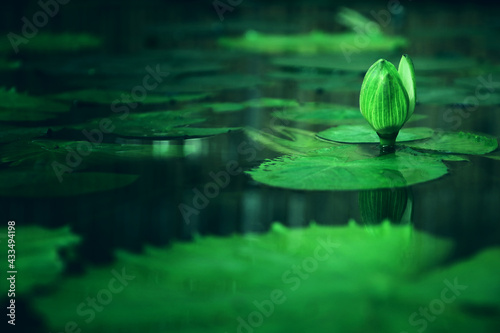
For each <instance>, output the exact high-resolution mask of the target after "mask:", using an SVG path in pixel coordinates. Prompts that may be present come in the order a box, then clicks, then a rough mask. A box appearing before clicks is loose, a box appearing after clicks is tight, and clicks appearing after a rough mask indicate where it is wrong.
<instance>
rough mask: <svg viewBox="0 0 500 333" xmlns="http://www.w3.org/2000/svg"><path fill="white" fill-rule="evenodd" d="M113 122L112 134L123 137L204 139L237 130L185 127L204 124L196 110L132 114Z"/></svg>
mask: <svg viewBox="0 0 500 333" xmlns="http://www.w3.org/2000/svg"><path fill="white" fill-rule="evenodd" d="M115 120H116V121H114V122H113V124H114V125H115V129H114V130H113V133H114V134H116V135H119V136H124V137H141V138H175V137H181V138H187V137H204V136H211V135H217V134H222V133H227V132H229V131H231V130H237V129H239V128H237V127H215V128H213V127H205V128H203V127H187V126H188V125H193V124H198V123H202V122H204V121H205V120H206V119H205V118H201V117H200V116H199V113H198V112H197V110H196V109H195V110H179V111H156V112H147V113H134V114H131V115H129V116H128V117H127V118H126V119H124V120H120V119H116V118H115Z"/></svg>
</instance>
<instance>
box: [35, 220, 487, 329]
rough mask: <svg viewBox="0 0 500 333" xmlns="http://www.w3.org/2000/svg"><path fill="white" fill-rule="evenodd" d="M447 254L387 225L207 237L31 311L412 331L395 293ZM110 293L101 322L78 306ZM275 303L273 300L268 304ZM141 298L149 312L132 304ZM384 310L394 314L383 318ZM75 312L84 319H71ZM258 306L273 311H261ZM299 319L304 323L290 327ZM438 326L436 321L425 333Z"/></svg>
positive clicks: (166, 323) (121, 319) (405, 304)
mask: <svg viewBox="0 0 500 333" xmlns="http://www.w3.org/2000/svg"><path fill="white" fill-rule="evenodd" d="M451 249H452V244H451V242H450V241H448V240H446V239H439V238H436V237H433V236H430V235H428V234H425V233H423V232H419V231H416V230H414V229H413V228H412V227H411V226H392V225H390V224H388V223H387V222H385V223H383V224H381V225H379V226H374V227H371V228H365V227H363V226H359V225H357V224H356V223H354V222H352V221H351V222H350V223H349V225H347V226H335V227H331V226H319V225H316V224H312V225H311V226H310V227H308V228H305V229H288V228H286V227H284V226H282V225H281V224H278V223H275V224H273V226H272V230H271V231H270V232H269V233H266V234H263V235H246V236H239V235H238V236H231V237H226V238H217V237H206V238H200V239H197V240H196V241H195V242H194V243H177V244H174V245H173V247H172V248H170V249H164V248H151V247H148V248H147V249H146V250H145V253H144V254H142V255H137V254H130V253H125V252H123V251H119V252H117V258H118V260H117V262H116V263H115V264H113V265H112V266H111V267H105V268H104V267H102V268H90V269H89V270H88V273H87V274H86V275H85V276H81V277H72V278H69V279H66V280H65V281H63V282H61V283H58V285H57V287H56V288H57V290H56V292H55V293H54V294H49V295H38V296H35V298H34V306H35V308H36V310H37V311H38V312H39V313H40V314H42V315H43V317H44V318H46V320H47V323H48V326H49V327H48V328H49V329H50V330H55V331H59V330H61V328H63V327H64V325H66V324H67V323H68V322H74V323H75V325H77V326H78V327H79V328H81V329H82V330H86V331H96V330H100V331H103V332H104V331H106V332H111V333H113V332H120V331H124V330H129V331H130V330H132V331H137V330H140V331H146V332H148V331H161V332H170V331H175V332H181V333H182V332H210V333H212V332H237V331H241V332H243V331H244V329H238V327H240V328H241V327H242V326H243V327H246V325H250V324H248V321H249V319H250V322H251V323H254V322H257V321H254V320H253V319H252V318H253V317H256V318H259V317H260V318H262V319H259V322H261V323H262V324H261V326H260V327H259V330H260V331H261V332H266V333H270V332H277V331H284V332H292V331H294V332H295V331H297V332H306V331H308V330H310V331H311V330H312V331H314V332H318V333H323V332H362V331H366V330H368V327H372V329H370V332H380V333H381V332H390V331H395V330H394V329H390V327H391V326H397V325H398V324H406V325H407V324H408V315H409V314H411V313H412V312H413V311H414V309H413V308H414V307H416V308H418V306H420V305H421V304H419V303H417V302H414V301H413V298H412V297H406V298H402V297H399V296H398V293H397V292H394V288H397V289H398V290H399V288H400V287H401V286H405V287H406V286H408V288H410V287H411V286H412V285H413V284H414V282H413V279H415V278H416V277H418V276H419V274H422V273H423V272H426V271H429V270H433V269H436V268H437V267H438V265H439V264H440V263H442V262H443V261H444V260H445V259H446V258H447V257H448V256H449V254H450V251H451ZM165 263H168V265H166V264H165ZM293 267H298V268H297V269H299V270H300V271H299V272H298V273H297V271H296V270H295V271H294V268H293ZM263 268H265V269H263ZM302 272H304V274H302ZM297 274H300V275H297ZM119 277H121V279H120V278H119ZM109 281H114V284H113V285H111V284H110V282H109ZM325 281H328V283H324V282H325ZM108 285H109V286H110V288H109V290H108V289H106V287H107V286H108ZM111 286H112V287H113V289H111ZM426 286H427V285H426V284H423V285H422V286H421V288H425V287H426ZM106 290H107V292H106ZM113 290H119V291H118V292H114V291H113ZM420 292H421V291H420V289H417V290H414V294H415V295H418V294H419V293H420ZM107 294H110V295H111V296H110V298H111V297H112V299H113V301H114V302H109V303H107V304H106V305H102V306H103V307H105V308H104V311H102V312H99V313H95V312H93V313H94V314H95V316H91V314H90V312H91V309H92V308H90V307H89V306H88V305H85V304H87V303H83V304H84V305H83V306H81V305H80V304H82V302H85V299H87V297H91V298H96V297H97V299H99V298H100V297H102V299H105V298H104V297H105V296H104V295H107ZM438 295H439V294H438ZM270 297H272V299H276V300H277V301H276V302H275V303H274V304H273V302H272V301H269V303H268V302H267V300H269V299H270ZM417 297H418V296H417ZM493 297H494V296H493V295H492V296H491V298H490V299H492V298H493ZM110 298H109V299H110ZM418 299H419V300H420V297H418ZM106 300H107V299H106ZM137 302H143V303H144V304H150V306H148V307H134V306H132V304H137ZM165 302H167V303H168V304H170V303H172V304H170V305H173V304H174V303H175V306H165V304H166V303H165ZM169 302H170V303H169ZM54 304H56V308H54ZM207 304H211V305H210V306H207ZM261 304H262V306H269V307H268V308H267V309H264V308H261ZM269 304H271V305H269ZM381 304H384V305H388V306H389V309H387V308H385V307H384V308H383V310H384V311H382V312H381V311H380V310H381ZM271 306H272V309H271ZM256 307H257V308H256ZM77 308H79V309H80V310H81V311H82V313H83V312H84V311H86V315H85V316H75V309H77ZM259 308H260V309H264V310H260V311H267V310H269V312H266V313H271V314H272V315H269V316H264V315H262V313H261V312H260V311H259V310H258V309H259ZM55 309H57V311H54V310H55ZM353 309H359V311H357V310H356V311H355V312H353ZM373 313H377V315H376V316H373V315H372V314H373ZM296 317H300V318H301V319H300V320H299V321H294V320H292V321H290V318H296ZM332 318H335V320H332ZM90 319H92V320H90ZM242 322H244V323H245V324H241V323H242ZM449 324H450V323H448V325H449ZM158 327H161V329H160V330H158ZM249 327H251V326H249ZM402 327H403V328H404V326H402ZM441 328H442V325H440V324H437V328H436V329H430V330H429V331H430V332H439V329H441ZM453 328H458V329H460V326H459V325H458V323H457V324H456V325H453ZM458 331H459V332H462V331H460V330H458Z"/></svg>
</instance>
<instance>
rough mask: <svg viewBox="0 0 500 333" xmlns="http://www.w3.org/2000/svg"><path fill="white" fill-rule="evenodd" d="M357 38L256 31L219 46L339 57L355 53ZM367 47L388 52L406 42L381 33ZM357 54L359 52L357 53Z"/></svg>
mask: <svg viewBox="0 0 500 333" xmlns="http://www.w3.org/2000/svg"><path fill="white" fill-rule="evenodd" d="M358 39H359V34H358V33H354V32H346V33H338V34H331V33H326V32H322V31H312V32H310V33H307V34H297V35H273V34H264V33H259V32H257V31H253V30H251V31H247V32H246V33H245V35H243V36H242V37H223V38H220V39H219V44H220V45H222V46H225V47H228V48H233V49H241V50H246V51H250V52H258V53H284V52H290V53H301V54H314V53H327V52H332V53H340V52H343V51H345V50H349V51H351V50H352V49H356V48H355V47H354V45H356V41H357V40H358ZM369 40H370V42H369V44H368V45H367V46H366V47H365V48H363V51H365V52H366V51H390V50H394V49H397V48H398V47H401V46H405V45H406V44H407V41H406V39H404V38H403V37H397V36H386V35H383V34H380V33H376V34H370V38H369ZM357 50H358V51H359V49H357Z"/></svg>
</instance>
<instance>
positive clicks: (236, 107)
mask: <svg viewBox="0 0 500 333" xmlns="http://www.w3.org/2000/svg"><path fill="white" fill-rule="evenodd" d="M203 106H204V107H207V108H209V109H211V110H212V111H213V112H216V113H222V112H236V111H241V110H244V109H247V108H255V109H261V108H293V107H297V106H299V103H298V102H297V101H294V100H290V99H281V98H268V97H264V98H255V99H251V100H248V101H245V102H240V103H235V102H221V103H206V104H203Z"/></svg>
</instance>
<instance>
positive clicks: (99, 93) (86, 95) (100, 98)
mask: <svg viewBox="0 0 500 333" xmlns="http://www.w3.org/2000/svg"><path fill="white" fill-rule="evenodd" d="M208 96H210V94H206V93H203V94H178V95H174V96H167V95H160V94H151V93H149V94H147V95H146V96H145V98H144V99H141V100H140V101H137V102H139V103H141V104H170V103H174V102H188V101H196V100H201V99H204V98H206V97H208ZM48 97H49V98H50V99H55V100H59V101H68V102H73V101H78V102H84V103H95V104H109V105H111V104H112V103H128V101H135V100H134V98H133V97H132V96H131V95H130V92H126V91H116V90H102V89H86V90H76V91H68V92H64V93H60V94H57V95H52V96H48Z"/></svg>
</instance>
